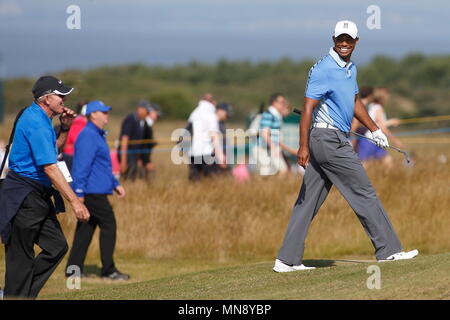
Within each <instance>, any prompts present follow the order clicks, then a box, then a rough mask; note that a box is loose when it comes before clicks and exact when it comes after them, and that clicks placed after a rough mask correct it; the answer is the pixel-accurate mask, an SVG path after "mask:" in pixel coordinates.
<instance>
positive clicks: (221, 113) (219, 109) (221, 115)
mask: <svg viewBox="0 0 450 320" xmlns="http://www.w3.org/2000/svg"><path fill="white" fill-rule="evenodd" d="M231 112H232V106H231V105H230V104H228V103H226V102H222V103H219V104H218V105H217V106H216V115H217V120H218V121H219V131H220V134H221V136H222V151H223V156H224V157H225V159H227V127H226V122H227V120H228V118H229V117H230V116H231ZM232 152H233V150H230V153H232ZM218 170H219V171H222V169H221V168H220V167H219V168H218ZM225 170H226V169H225Z"/></svg>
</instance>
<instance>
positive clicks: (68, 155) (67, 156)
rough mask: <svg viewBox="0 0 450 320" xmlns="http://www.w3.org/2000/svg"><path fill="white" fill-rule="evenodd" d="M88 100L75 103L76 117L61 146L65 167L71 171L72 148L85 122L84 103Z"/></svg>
mask: <svg viewBox="0 0 450 320" xmlns="http://www.w3.org/2000/svg"><path fill="white" fill-rule="evenodd" d="M87 103H88V101H85V102H79V103H78V104H77V110H76V112H77V117H76V118H75V119H74V120H73V123H72V126H71V127H70V130H69V134H68V136H67V141H66V143H65V145H64V148H63V152H62V155H63V160H64V161H65V162H66V164H67V168H68V169H69V170H70V171H72V161H73V148H74V144H75V140H76V139H77V137H78V134H79V133H80V132H81V130H83V128H84V127H85V126H86V124H87V118H86V104H87Z"/></svg>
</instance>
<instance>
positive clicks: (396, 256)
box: [378, 250, 419, 262]
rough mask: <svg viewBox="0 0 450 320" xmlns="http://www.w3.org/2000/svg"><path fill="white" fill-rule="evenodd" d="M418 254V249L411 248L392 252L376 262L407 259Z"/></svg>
mask: <svg viewBox="0 0 450 320" xmlns="http://www.w3.org/2000/svg"><path fill="white" fill-rule="evenodd" d="M418 254H419V250H411V251H408V252H404V251H401V252H397V253H394V254H392V255H390V256H389V257H387V258H386V259H384V260H378V262H387V261H397V260H407V259H412V258H414V257H415V256H417V255H418Z"/></svg>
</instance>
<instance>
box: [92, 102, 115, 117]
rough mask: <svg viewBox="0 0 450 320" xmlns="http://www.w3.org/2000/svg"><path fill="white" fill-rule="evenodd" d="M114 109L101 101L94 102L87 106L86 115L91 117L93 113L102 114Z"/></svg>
mask: <svg viewBox="0 0 450 320" xmlns="http://www.w3.org/2000/svg"><path fill="white" fill-rule="evenodd" d="M111 109H112V108H111V107H110V106H107V105H105V104H104V103H103V101H100V100H94V101H91V102H89V103H88V104H87V106H86V115H87V116H88V115H90V114H91V113H92V112H95V111H101V112H107V111H110V110H111Z"/></svg>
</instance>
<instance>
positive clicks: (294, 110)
mask: <svg viewBox="0 0 450 320" xmlns="http://www.w3.org/2000/svg"><path fill="white" fill-rule="evenodd" d="M292 111H293V112H294V113H297V114H299V115H300V116H301V115H302V112H301V111H300V110H299V109H297V108H294V109H293V110H292ZM350 133H351V134H354V135H355V136H358V137H361V138H364V139H367V140H370V141H372V142H373V143H375V144H376V145H378V143H377V141H376V140H374V139H372V138H369V137H366V136H364V135H362V134H359V133H356V132H353V131H350ZM388 148H391V149H394V150H395V151H398V152H400V153H403V155H404V156H405V159H406V162H407V163H410V162H411V158H410V157H409V154H408V152H406V151H404V150H401V149H399V148H397V147H394V146H388Z"/></svg>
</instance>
